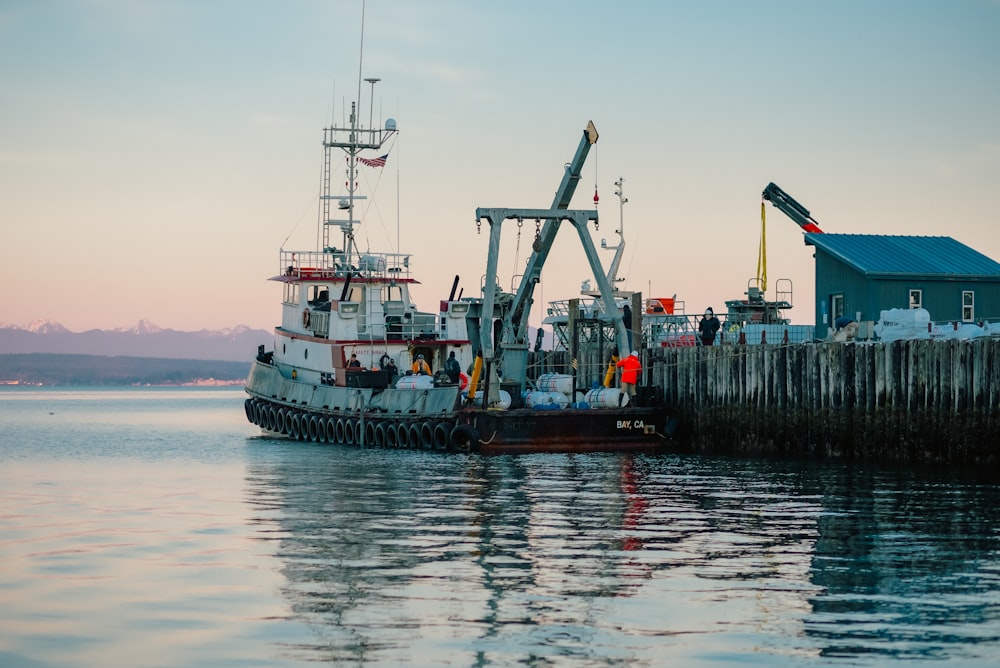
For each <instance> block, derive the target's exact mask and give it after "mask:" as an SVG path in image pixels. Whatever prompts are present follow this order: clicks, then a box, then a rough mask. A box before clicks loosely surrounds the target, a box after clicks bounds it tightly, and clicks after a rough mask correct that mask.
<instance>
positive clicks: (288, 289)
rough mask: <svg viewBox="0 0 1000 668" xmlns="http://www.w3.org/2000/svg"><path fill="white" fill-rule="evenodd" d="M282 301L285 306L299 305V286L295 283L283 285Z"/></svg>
mask: <svg viewBox="0 0 1000 668" xmlns="http://www.w3.org/2000/svg"><path fill="white" fill-rule="evenodd" d="M284 300H285V303H286V304H298V303H299V286H298V284H297V283H285V296H284Z"/></svg>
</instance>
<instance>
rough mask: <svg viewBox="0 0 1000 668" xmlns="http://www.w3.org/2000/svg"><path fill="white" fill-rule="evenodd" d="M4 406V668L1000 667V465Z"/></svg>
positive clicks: (48, 393) (203, 402)
mask: <svg viewBox="0 0 1000 668" xmlns="http://www.w3.org/2000/svg"><path fill="white" fill-rule="evenodd" d="M242 399H243V394H242V393H241V392H240V391H236V390H228V389H211V390H204V389H128V390H94V391H75V390H74V391H63V390H53V389H42V390H30V389H23V388H9V389H3V390H0V564H2V568H0V601H2V605H0V666H5V667H7V666H15V667H16V666H25V667H27V666H31V667H40V666H101V667H108V666H192V665H206V666H207V665H211V666H306V665H315V664H316V663H323V662H327V663H331V664H337V665H362V664H372V665H398V664H408V665H416V666H440V665H452V666H506V665H530V666H555V665H558V666H643V665H645V666H659V665H680V666H717V665H738V666H753V665H759V666H801V665H809V666H820V665H825V666H872V665H876V666H877V665H889V664H892V665H910V664H914V663H916V664H921V665H933V664H935V663H938V662H940V663H947V664H948V665H949V666H964V665H968V666H975V665H995V661H994V660H992V658H993V657H994V656H995V655H996V654H997V651H998V649H1000V536H998V532H997V526H998V525H997V520H998V515H1000V485H998V484H997V483H996V482H995V481H996V479H997V478H996V477H995V476H993V475H992V474H988V473H987V474H982V473H980V474H979V475H978V476H976V475H971V474H969V473H968V472H964V473H959V472H949V471H943V470H912V469H905V470H884V469H878V468H874V467H867V466H853V467H852V466H849V465H846V464H842V463H830V462H818V463H817V462H805V463H804V462H774V461H753V460H746V459H732V458H705V457H682V456H675V455H663V456H623V455H565V456H564V455H538V456H524V457H493V458H483V457H478V456H474V455H459V454H442V453H426V452H420V451H380V450H358V449H354V448H348V447H341V446H329V445H326V446H322V445H309V444H302V443H291V442H287V441H283V440H278V439H270V438H264V437H261V436H259V435H258V434H257V433H256V430H255V428H254V427H252V426H251V425H249V424H248V423H247V422H246V421H245V419H244V417H243V408H242Z"/></svg>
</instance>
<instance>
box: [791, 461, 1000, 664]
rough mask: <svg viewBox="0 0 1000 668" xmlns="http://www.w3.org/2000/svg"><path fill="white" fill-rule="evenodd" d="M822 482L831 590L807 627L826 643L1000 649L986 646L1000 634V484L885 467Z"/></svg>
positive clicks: (869, 651)
mask: <svg viewBox="0 0 1000 668" xmlns="http://www.w3.org/2000/svg"><path fill="white" fill-rule="evenodd" d="M821 482H822V484H823V487H824V507H825V513H824V515H823V517H822V519H821V522H820V528H821V536H822V538H821V540H820V541H819V542H818V544H817V548H816V555H815V557H814V559H813V570H812V581H813V582H815V583H816V584H817V585H819V586H821V587H822V588H823V592H822V596H818V597H816V598H814V599H813V600H812V607H813V613H812V614H811V615H810V617H809V618H808V620H807V627H806V628H807V630H808V632H809V634H810V635H811V636H813V637H815V638H817V639H819V640H820V641H821V646H822V647H823V652H824V653H825V654H826V655H829V656H834V657H836V656H865V655H876V656H887V657H894V658H903V659H949V658H950V659H954V658H968V659H974V658H980V657H981V658H986V657H987V656H989V655H991V654H993V652H988V651H987V650H985V649H984V647H986V646H988V645H990V644H992V645H993V646H994V647H995V646H996V645H997V644H998V643H1000V587H998V584H1000V580H998V575H1000V562H998V560H997V556H998V552H997V550H998V547H1000V543H998V540H997V532H996V526H997V521H998V519H1000V518H998V515H1000V511H998V508H997V501H998V491H997V486H996V485H994V484H990V483H986V484H983V483H978V482H976V481H974V480H969V479H961V478H958V477H955V476H952V477H945V478H942V477H940V476H932V477H929V478H928V477H926V476H921V475H917V474H915V473H913V472H897V473H892V474H887V473H884V472H881V473H880V472H877V471H849V472H848V471H841V472H839V473H838V474H836V475H828V476H825V477H824V478H823V479H822V481H821ZM984 643H986V645H984ZM976 645H979V647H978V648H977V647H976ZM994 652H995V650H994Z"/></svg>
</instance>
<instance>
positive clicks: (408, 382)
mask: <svg viewBox="0 0 1000 668" xmlns="http://www.w3.org/2000/svg"><path fill="white" fill-rule="evenodd" d="M432 387H434V376H417V375H414V376H403V377H402V378H400V379H399V380H397V381H396V389H397V390H429V389H431V388H432Z"/></svg>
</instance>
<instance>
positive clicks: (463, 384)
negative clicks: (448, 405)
mask: <svg viewBox="0 0 1000 668" xmlns="http://www.w3.org/2000/svg"><path fill="white" fill-rule="evenodd" d="M468 386H469V377H468V376H466V375H465V374H464V373H459V374H458V391H459V392H464V391H465V388H467V387H468Z"/></svg>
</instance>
